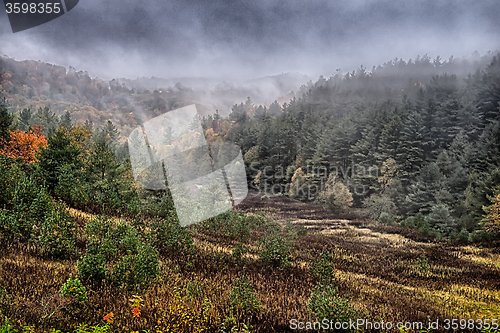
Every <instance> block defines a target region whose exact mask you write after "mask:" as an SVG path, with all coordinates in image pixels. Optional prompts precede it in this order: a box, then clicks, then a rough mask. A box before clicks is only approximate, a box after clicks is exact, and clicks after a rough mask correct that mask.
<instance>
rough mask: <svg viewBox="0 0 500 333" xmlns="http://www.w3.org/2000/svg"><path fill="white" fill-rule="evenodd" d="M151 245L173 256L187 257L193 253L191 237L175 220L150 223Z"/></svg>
mask: <svg viewBox="0 0 500 333" xmlns="http://www.w3.org/2000/svg"><path fill="white" fill-rule="evenodd" d="M151 234H152V239H153V244H154V245H155V246H156V247H157V248H158V249H160V250H165V251H168V252H170V253H172V254H174V255H182V256H184V255H187V254H191V253H193V251H194V245H193V244H194V241H193V235H191V232H189V230H188V229H186V228H184V227H182V226H181V225H180V224H179V220H177V219H168V220H163V219H162V220H156V221H154V222H153V223H152V226H151Z"/></svg>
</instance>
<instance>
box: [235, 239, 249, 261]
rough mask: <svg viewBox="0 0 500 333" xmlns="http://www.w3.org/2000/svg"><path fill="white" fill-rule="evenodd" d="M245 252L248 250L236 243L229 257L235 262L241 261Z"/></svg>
mask: <svg viewBox="0 0 500 333" xmlns="http://www.w3.org/2000/svg"><path fill="white" fill-rule="evenodd" d="M247 252H248V250H247V249H246V248H245V247H244V246H243V244H241V243H238V244H237V245H236V246H235V247H234V249H233V251H232V252H231V257H233V258H234V259H235V260H236V261H241V260H242V259H243V256H244V255H245V254H246V253H247Z"/></svg>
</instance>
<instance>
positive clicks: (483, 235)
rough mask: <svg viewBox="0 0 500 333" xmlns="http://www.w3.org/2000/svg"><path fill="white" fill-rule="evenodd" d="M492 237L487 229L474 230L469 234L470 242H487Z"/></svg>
mask: <svg viewBox="0 0 500 333" xmlns="http://www.w3.org/2000/svg"><path fill="white" fill-rule="evenodd" d="M491 239H492V236H491V234H490V233H488V232H486V231H485V230H474V231H473V232H471V233H470V234H469V242H470V243H479V242H487V241H490V240H491Z"/></svg>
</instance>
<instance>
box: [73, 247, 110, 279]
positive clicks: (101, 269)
mask: <svg viewBox="0 0 500 333" xmlns="http://www.w3.org/2000/svg"><path fill="white" fill-rule="evenodd" d="M77 268H78V274H79V275H80V277H81V278H82V279H83V280H84V281H92V282H95V283H102V282H103V281H105V280H106V279H107V277H108V269H107V268H106V259H105V258H104V256H103V255H102V254H89V253H87V254H86V255H85V256H84V257H83V258H82V260H79V261H78V262H77Z"/></svg>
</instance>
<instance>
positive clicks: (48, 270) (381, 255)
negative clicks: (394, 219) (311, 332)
mask: <svg viewBox="0 0 500 333" xmlns="http://www.w3.org/2000/svg"><path fill="white" fill-rule="evenodd" d="M238 209H239V210H241V211H244V212H246V213H249V214H257V213H258V212H262V213H264V214H265V215H266V216H267V217H268V218H270V219H272V220H273V221H276V222H278V223H279V224H281V225H282V226H284V225H285V223H287V222H289V223H292V224H293V225H303V226H305V227H306V228H307V229H308V233H307V235H305V236H297V235H295V236H294V237H293V239H294V241H293V246H292V253H291V254H292V259H293V260H292V266H291V267H290V268H286V269H278V268H271V267H270V266H268V265H266V264H265V263H263V262H261V261H259V260H258V253H259V250H260V248H259V245H258V241H259V240H260V239H261V238H262V237H263V236H264V235H265V233H266V231H265V230H263V229H258V230H252V232H251V237H250V238H249V239H248V240H245V241H242V242H241V243H243V244H244V245H245V246H246V248H247V249H248V253H247V254H246V255H245V256H244V257H243V260H242V261H237V260H235V259H233V258H232V257H231V252H232V249H233V248H234V247H235V246H236V245H237V244H238V243H240V242H239V241H237V240H233V239H229V238H224V237H220V236H217V235H215V234H212V233H210V232H205V231H201V229H199V228H196V226H191V227H189V229H190V230H191V231H192V232H193V235H194V239H195V241H194V245H195V248H196V251H195V252H194V254H191V255H188V256H187V257H178V256H174V255H171V254H168V253H162V254H161V277H160V278H159V279H158V281H156V282H155V283H154V284H153V285H152V286H151V287H149V288H148V289H146V290H144V291H141V292H136V293H135V294H138V295H140V296H141V297H142V299H143V300H144V302H143V303H142V305H141V309H140V310H141V314H140V316H139V317H134V316H133V313H132V308H131V305H130V301H129V299H130V298H131V297H132V295H133V294H134V293H133V292H128V291H125V290H120V289H117V288H113V287H111V286H106V285H104V286H97V285H87V293H88V300H87V302H86V305H85V306H84V307H81V308H76V307H65V306H61V304H60V300H58V299H57V297H58V296H57V295H58V292H59V290H60V288H61V286H62V285H63V284H64V282H65V281H66V280H67V279H68V277H69V276H70V274H72V275H73V276H75V275H76V274H77V269H76V263H77V260H78V258H79V256H75V257H74V258H72V259H67V260H60V259H53V258H49V257H44V256H41V255H39V254H38V253H37V252H36V250H35V249H34V248H33V247H30V246H27V245H20V244H16V243H7V242H3V243H2V244H0V253H1V254H0V288H2V289H3V290H4V291H5V292H4V294H3V296H0V315H1V316H2V317H3V316H7V317H9V318H10V319H11V322H14V323H15V324H16V325H18V326H19V327H20V326H22V325H35V329H36V331H40V332H43V331H48V330H49V329H50V328H53V327H56V328H58V329H61V330H62V331H65V332H66V331H72V330H74V329H75V328H76V324H78V323H83V322H85V323H89V324H91V325H95V324H104V321H103V317H104V316H105V315H106V314H108V313H110V312H113V314H114V322H113V324H112V326H111V327H112V329H113V330H114V331H120V332H133V331H142V330H146V329H150V330H151V331H152V332H156V329H158V328H159V325H158V321H160V322H164V321H165V320H167V319H168V318H164V316H163V315H164V314H165V313H170V314H172V313H174V310H177V309H181V306H182V311H185V312H186V313H187V312H189V311H192V313H193V314H194V313H201V312H202V311H203V310H202V308H203V299H205V298H207V299H208V300H209V302H210V303H211V308H210V310H209V311H208V313H207V319H206V321H205V322H204V323H203V325H204V326H203V327H206V328H207V330H208V331H214V332H215V331H217V329H218V328H221V325H222V323H223V322H224V320H225V319H226V318H228V317H231V316H232V315H234V316H235V317H236V320H237V321H238V322H240V323H241V322H246V323H249V324H250V325H251V327H252V329H251V331H256V332H289V331H292V330H291V329H290V328H289V322H290V320H291V319H299V320H301V321H314V319H315V318H314V315H313V314H312V313H310V312H309V311H308V310H307V301H308V299H309V297H310V294H311V291H312V289H313V288H314V286H315V285H316V284H317V283H318V280H317V279H316V278H315V277H314V276H313V275H312V274H311V273H310V270H309V269H310V265H311V262H312V261H313V260H315V259H316V258H318V257H319V254H320V253H321V252H322V251H323V250H325V249H326V250H328V251H330V253H332V254H333V255H334V258H335V273H336V282H335V284H336V286H337V287H338V290H339V294H340V295H341V296H342V297H344V298H348V299H350V300H351V303H352V304H353V305H354V306H355V308H356V309H357V310H358V312H359V314H360V316H361V317H362V318H366V319H368V318H370V319H371V320H382V319H383V320H384V321H386V322H387V321H391V322H394V323H395V322H398V321H416V320H419V321H423V322H427V320H428V318H430V319H432V320H434V319H438V318H439V319H444V318H500V249H499V247H498V245H499V244H483V247H478V246H475V245H464V244H458V243H452V242H447V241H442V242H433V241H432V240H431V239H430V238H429V237H425V236H422V235H420V234H419V233H418V232H417V231H415V230H409V229H405V228H402V227H399V226H386V225H379V224H377V223H374V222H370V221H368V220H365V219H360V218H358V217H356V215H354V214H336V213H333V212H329V211H325V210H324V209H323V208H322V207H321V206H318V205H313V204H306V203H301V202H296V201H293V200H291V199H289V198H286V197H271V198H270V199H268V200H261V199H260V197H259V196H258V195H257V194H255V193H253V194H250V195H249V197H248V198H247V199H246V200H245V201H244V202H243V203H242V204H240V205H239V206H238ZM71 214H72V215H73V216H74V217H76V220H77V223H78V225H79V228H80V233H79V238H78V243H77V246H78V251H79V252H80V254H82V253H83V252H84V250H85V243H86V239H85V236H84V235H83V227H84V225H85V224H86V223H87V222H88V221H89V219H90V218H91V217H92V216H91V214H87V213H83V212H80V211H77V210H74V209H72V210H71ZM124 220H126V219H124ZM283 235H285V234H284V233H283ZM422 254H425V257H426V258H427V262H428V264H429V269H428V270H427V271H422V270H419V269H418V265H417V263H418V260H419V258H420V257H421V255H422ZM243 273H244V274H246V275H247V276H248V279H249V281H250V282H251V284H252V285H253V287H254V290H255V292H256V294H257V296H258V298H259V300H260V302H261V304H262V309H261V310H260V311H259V312H258V313H255V314H253V315H251V316H248V317H238V315H237V314H235V313H232V312H231V311H230V305H229V294H230V290H231V286H232V285H233V283H234V281H235V280H236V279H237V278H238V277H240V276H241V275H242V274H243ZM193 282H196V283H198V284H199V285H201V287H202V289H201V290H202V293H201V294H200V295H195V296H194V297H191V298H189V299H188V297H186V296H188V291H187V286H188V285H189V284H190V283H193ZM176 292H177V293H178V295H180V296H181V298H182V299H183V301H182V304H179V303H178V299H179V298H176V296H175V293H176ZM176 302H177V303H176ZM189 309H191V310H189ZM51 313H52V314H51ZM174 317H175V316H174ZM176 318H177V319H178V318H180V317H175V318H174V319H173V320H176ZM179 320H180V319H179Z"/></svg>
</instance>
